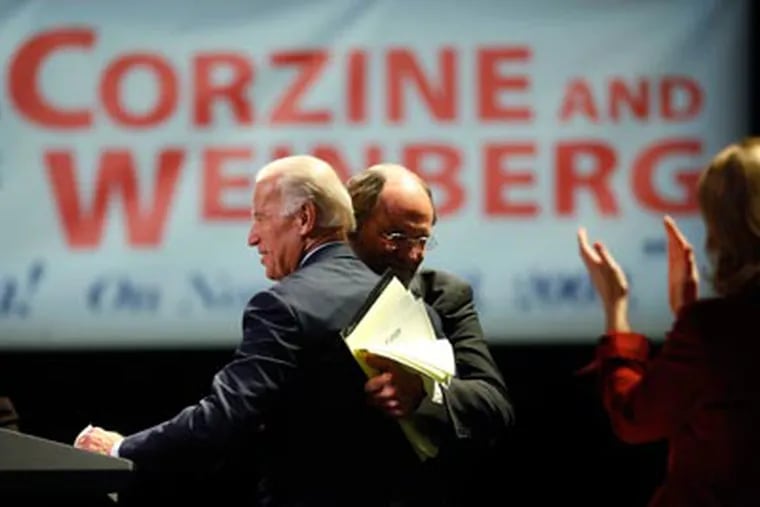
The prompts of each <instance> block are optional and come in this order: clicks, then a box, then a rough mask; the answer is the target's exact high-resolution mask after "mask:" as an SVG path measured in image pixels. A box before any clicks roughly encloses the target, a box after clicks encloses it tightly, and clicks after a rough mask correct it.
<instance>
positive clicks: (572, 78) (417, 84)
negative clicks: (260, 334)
mask: <svg viewBox="0 0 760 507" xmlns="http://www.w3.org/2000/svg"><path fill="white" fill-rule="evenodd" d="M747 11H748V4H747V2H741V1H718V0H713V1H696V0H671V1H665V2H662V1H617V2H608V1H592V0H557V1H551V2H529V1H488V0H473V1H470V2H459V1H453V0H441V1H435V2H433V1H421V0H420V1H391V0H387V1H377V2H363V1H359V0H330V1H320V2H303V1H295V0H283V1H280V2H264V1H251V0H245V1H243V0H235V1H224V2H217V1H210V0H194V1H193V2H186V1H162V2H148V1H143V0H132V1H130V2H115V1H100V2H87V1H66V2H60V1H4V2H3V1H0V62H2V67H1V71H0V72H1V74H0V78H1V79H2V91H0V238H2V240H1V241H2V247H1V248H0V348H14V347H22V348H44V347H57V348H67V347H109V346H120V347H121V346H135V347H149V346H193V345H199V346H214V345H220V346H228V345H232V344H235V343H237V341H238V340H239V338H240V318H241V311H242V309H243V307H244V305H245V302H246V301H247V299H248V298H249V297H250V296H251V295H252V294H253V293H254V292H255V291H256V290H259V289H261V288H264V287H266V286H268V285H269V284H270V283H271V282H269V281H268V280H266V279H265V277H264V272H263V269H262V267H261V266H260V264H259V263H258V259H257V255H256V252H255V251H254V250H251V249H248V248H247V246H246V232H247V227H248V223H247V221H248V217H249V210H248V206H249V196H250V191H251V188H252V181H253V177H254V175H255V172H256V170H257V168H259V167H261V166H262V165H264V164H265V163H266V162H268V161H269V160H271V159H273V158H276V157H279V156H283V155H286V154H291V153H312V154H315V155H317V156H320V157H322V158H325V159H326V160H328V161H330V162H331V163H333V164H334V166H335V168H336V169H337V170H338V171H339V172H340V174H341V175H342V177H343V178H348V177H349V176H350V175H351V174H353V173H356V172H359V171H361V170H362V169H364V168H365V167H367V166H368V165H370V164H373V163H377V162H381V161H387V162H398V163H402V164H404V165H406V166H408V167H410V168H411V169H413V170H415V171H418V172H419V173H420V174H421V175H422V176H423V177H425V178H426V179H427V180H428V181H429V182H430V184H431V185H432V187H433V189H434V193H435V197H436V201H437V205H438V209H439V214H440V216H441V220H440V222H439V224H438V226H437V227H436V236H437V239H438V242H439V247H438V248H437V249H435V250H434V251H431V252H430V253H429V255H428V257H427V259H426V261H425V264H426V265H428V266H430V267H436V268H441V269H446V270H449V271H452V272H454V273H457V274H459V275H461V276H463V277H465V278H467V279H469V280H470V281H471V282H472V283H473V286H474V288H475V290H476V297H477V304H478V308H479V309H480V311H481V318H482V322H483V325H484V327H485V329H486V332H487V335H488V338H489V340H490V341H491V342H492V343H515V342H525V341H530V340H543V341H563V340H579V339H580V340H592V339H594V338H595V336H596V335H597V334H598V333H599V332H600V331H601V327H602V316H601V312H600V309H599V308H598V303H597V302H596V301H595V299H594V296H593V290H592V288H591V287H590V285H589V281H588V279H587V277H586V274H585V271H584V268H583V265H582V263H581V261H580V259H579V257H578V254H577V248H576V243H575V232H576V229H577V228H578V226H580V225H584V226H586V227H587V228H588V229H589V232H590V235H591V237H592V238H594V239H597V238H598V239H603V240H604V241H605V242H606V243H607V245H608V246H609V248H610V249H611V250H612V252H613V253H614V254H615V255H616V256H617V258H618V260H619V261H620V263H621V264H622V266H623V267H624V269H625V270H626V272H627V273H628V274H629V276H630V279H631V285H632V290H633V300H634V301H633V310H632V320H633V323H634V326H635V327H637V328H638V329H641V330H642V331H645V332H647V333H650V334H652V335H653V336H655V337H656V336H659V335H661V334H662V333H663V332H664V331H665V330H666V328H667V327H668V325H669V322H670V315H669V311H668V308H667V294H666V259H665V255H664V232H663V228H662V225H661V222H662V216H663V215H664V214H666V213H667V214H671V215H673V216H674V217H675V218H676V220H677V221H678V223H679V224H680V225H681V226H682V228H683V229H684V231H685V232H686V234H687V235H688V236H689V238H690V239H691V240H692V241H693V242H694V244H695V245H699V246H701V244H702V243H703V241H704V232H703V229H702V226H701V222H700V220H699V215H698V210H697V204H696V198H695V184H696V176H697V174H698V172H699V170H700V169H701V168H702V167H703V166H704V164H705V163H706V162H707V161H708V160H709V159H710V158H711V157H712V155H713V154H714V153H715V152H717V151H718V150H719V149H720V148H721V147H722V146H724V145H725V144H727V143H729V142H731V141H733V140H735V139H736V138H738V137H740V136H741V135H742V134H743V133H744V132H745V130H746V125H747V121H748V118H747V110H746V109H747V108H746V102H747V89H746V81H747V77H746V75H745V73H746V62H747V38H748V26H747V22H746V21H745V20H746V17H747ZM703 259H704V256H702V257H700V260H701V261H702V260H703Z"/></svg>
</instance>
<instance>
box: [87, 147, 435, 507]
mask: <svg viewBox="0 0 760 507" xmlns="http://www.w3.org/2000/svg"><path fill="white" fill-rule="evenodd" d="M251 219H252V224H251V229H250V232H249V235H248V244H249V245H250V246H252V247H256V248H257V250H258V252H259V255H260V257H261V262H262V264H263V265H264V267H265V269H266V275H267V277H268V278H270V279H272V280H276V281H277V283H276V284H275V285H273V286H272V287H270V288H269V289H267V290H264V291H261V292H259V293H257V294H256V295H254V296H253V297H252V298H251V300H250V302H249V303H248V305H247V307H246V309H245V313H244V315H243V339H242V343H241V344H240V346H239V347H238V349H237V351H236V353H235V357H234V358H233V360H232V361H230V362H229V363H228V364H227V365H226V366H224V367H223V368H222V369H221V370H220V371H219V372H218V373H217V374H216V375H215V377H214V380H213V384H212V389H211V393H210V394H209V395H208V396H206V397H205V398H203V399H202V400H201V401H200V402H199V403H197V404H195V405H192V406H190V407H187V408H185V409H184V410H183V411H181V412H180V413H179V414H178V415H177V416H175V417H174V418H172V419H170V420H168V421H166V422H163V423H161V424H159V425H157V426H154V427H152V428H149V429H147V430H144V431H141V432H139V433H135V434H132V435H129V436H126V437H122V436H121V435H119V434H118V433H114V432H108V431H105V430H103V429H101V428H92V429H89V430H86V431H85V432H83V434H82V435H81V436H80V437H79V438H78V439H77V441H76V443H75V445H77V446H78V447H81V448H85V449H89V450H93V451H96V452H102V453H110V454H117V455H118V456H122V457H125V458H128V459H131V460H133V461H134V462H135V464H136V466H137V470H138V474H140V473H142V474H143V476H146V475H147V476H150V475H151V474H154V475H156V476H157V477H161V474H165V473H166V471H167V470H172V471H173V472H175V471H177V470H187V469H189V470H192V469H193V467H199V468H196V470H198V471H199V472H197V473H195V475H192V474H190V475H186V476H185V477H195V478H197V479H198V481H197V482H195V483H193V482H190V481H186V483H185V487H186V488H187V490H188V491H189V492H191V493H192V492H193V491H194V490H195V489H196V486H197V485H198V484H202V481H203V478H205V475H203V473H200V471H201V470H204V471H205V470H208V469H209V468H210V464H212V465H214V464H216V463H218V462H220V461H223V462H224V463H225V467H226V468H225V469H226V470H230V473H232V474H234V478H235V479H234V480H228V481H226V482H225V485H226V486H227V487H225V488H218V489H219V491H218V492H217V493H216V495H214V494H212V498H211V500H212V501H215V502H216V503H219V502H220V501H221V500H222V499H224V500H227V499H228V498H235V499H236V500H237V499H239V498H240V497H244V496H245V494H246V493H248V494H249V498H248V499H250V500H251V501H253V502H256V504H257V505H262V506H264V505H266V506H268V505H277V506H309V505H330V506H343V505H365V506H375V505H376V506H389V505H394V506H396V505H398V506H401V505H412V504H410V503H405V502H407V501H408V499H410V498H413V497H414V495H413V494H411V493H410V491H412V490H415V489H418V490H419V488H420V487H421V485H420V484H419V481H418V474H417V470H418V469H419V467H420V462H419V460H418V458H417V457H416V455H415V454H414V452H413V449H412V447H411V446H410V445H409V443H408V442H407V441H406V439H405V438H404V436H403V433H402V432H401V431H400V429H399V426H398V424H397V423H396V421H395V420H393V419H392V418H389V417H387V416H386V415H385V414H383V412H382V411H379V410H377V409H376V408H375V407H373V406H371V405H369V404H368V403H367V402H366V399H365V393H364V384H365V382H366V380H367V379H366V377H365V376H364V374H363V373H362V371H361V369H359V367H358V365H357V364H356V362H355V361H354V359H353V357H352V356H351V354H350V352H349V351H348V348H347V347H346V345H345V343H343V340H342V339H341V336H340V331H341V329H343V328H344V327H346V326H347V325H348V324H349V323H350V322H351V320H352V318H353V317H354V316H355V314H357V312H358V311H359V309H360V307H361V306H362V304H363V303H364V301H365V300H366V298H367V296H368V295H369V293H370V291H371V290H372V288H373V287H374V286H375V284H376V283H377V281H378V279H379V277H378V276H377V275H376V274H375V273H373V272H372V271H371V270H369V269H368V268H367V267H366V266H365V265H364V263H363V262H362V261H361V260H359V259H358V258H357V257H356V256H355V254H354V253H353V252H352V250H351V248H350V247H349V246H348V245H347V244H346V243H345V240H346V238H347V234H348V233H349V232H350V231H351V230H353V228H354V217H353V210H352V207H351V200H350V197H349V195H348V193H347V191H346V189H345V187H344V186H343V184H342V183H341V182H340V180H339V178H338V177H337V175H336V174H335V172H334V171H333V169H332V168H331V167H330V166H329V165H328V164H327V163H326V162H324V161H322V160H319V159H316V158H314V157H309V156H293V157H286V158H283V159H278V160H276V161H274V162H272V163H270V164H268V165H266V166H265V167H264V168H262V169H261V171H260V172H259V173H258V175H257V177H256V185H255V189H254V192H253V202H252V213H251ZM230 462H234V463H235V464H236V465H237V466H236V467H230ZM427 492H428V491H424V492H423V493H427ZM431 493H433V494H432V497H435V494H434V492H432V491H431ZM414 505H423V504H422V503H419V504H418V503H415V504H414Z"/></svg>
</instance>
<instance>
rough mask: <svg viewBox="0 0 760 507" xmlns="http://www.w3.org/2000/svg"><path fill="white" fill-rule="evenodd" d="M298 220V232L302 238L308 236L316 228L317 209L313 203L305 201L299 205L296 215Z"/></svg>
mask: <svg viewBox="0 0 760 507" xmlns="http://www.w3.org/2000/svg"><path fill="white" fill-rule="evenodd" d="M296 219H297V220H298V232H300V233H301V235H302V236H308V235H309V233H311V231H313V230H314V229H315V228H316V227H317V207H316V205H315V204H314V202H313V201H307V202H305V203H303V204H302V205H301V207H300V208H299V209H298V213H297V214H296Z"/></svg>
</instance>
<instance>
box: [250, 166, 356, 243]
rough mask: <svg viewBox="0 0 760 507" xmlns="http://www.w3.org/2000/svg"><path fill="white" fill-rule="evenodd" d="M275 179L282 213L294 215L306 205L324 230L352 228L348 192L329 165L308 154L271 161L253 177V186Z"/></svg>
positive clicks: (352, 211)
mask: <svg viewBox="0 0 760 507" xmlns="http://www.w3.org/2000/svg"><path fill="white" fill-rule="evenodd" d="M267 178H276V179H275V185H276V188H278V189H279V191H280V193H281V196H282V213H283V215H289V214H292V213H295V212H296V211H297V210H298V208H300V207H301V206H303V204H305V203H306V202H313V203H314V206H315V207H316V208H317V218H316V225H317V226H318V227H321V228H326V229H342V230H344V231H345V232H346V233H349V232H353V231H354V229H355V228H356V222H355V220H354V210H353V206H352V205H351V197H350V196H349V195H348V190H346V187H345V186H344V185H343V183H342V182H341V181H340V178H339V177H338V175H337V174H336V173H335V170H334V169H333V168H332V166H331V165H330V164H328V163H327V162H325V161H324V160H322V159H319V158H317V157H312V156H310V155H293V156H290V157H283V158H279V159H277V160H274V161H272V162H270V163H268V164H267V165H265V166H264V167H262V168H261V170H260V171H259V172H258V174H257V175H256V183H258V182H260V181H262V180H264V179H267Z"/></svg>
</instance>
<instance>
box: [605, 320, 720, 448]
mask: <svg viewBox="0 0 760 507" xmlns="http://www.w3.org/2000/svg"><path fill="white" fill-rule="evenodd" d="M693 321H694V319H693V318H691V317H690V316H689V313H688V312H686V313H683V314H682V315H681V316H679V318H678V319H677V320H676V322H675V324H674V326H673V328H672V329H671V331H670V332H669V333H668V335H667V337H666V339H665V343H664V344H663V346H662V350H661V351H660V353H659V354H658V355H657V357H655V358H654V359H651V360H650V359H649V357H648V356H649V350H648V349H649V347H648V343H647V341H646V338H644V337H643V336H642V335H638V334H635V333H619V334H614V335H607V336H604V337H602V339H601V341H600V343H599V345H598V346H597V363H598V365H599V375H600V377H599V378H600V387H601V390H602V400H603V402H604V407H605V410H606V412H607V414H608V416H609V418H610V422H611V424H612V428H613V431H614V432H615V434H616V435H617V436H618V437H619V438H620V439H621V440H623V441H625V442H629V443H639V442H649V441H654V440H659V439H662V438H666V437H668V436H670V435H672V434H673V433H674V431H675V430H676V429H677V428H678V427H679V426H680V425H681V424H682V423H683V421H684V420H685V418H686V417H687V414H688V413H689V411H690V409H691V408H692V406H693V405H694V403H695V401H696V400H697V398H698V395H699V393H700V391H701V390H702V389H704V387H705V383H706V372H705V368H706V364H707V358H706V356H705V350H704V346H703V345H702V344H701V342H700V341H699V340H698V335H697V333H696V329H695V326H694V324H693Z"/></svg>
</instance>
